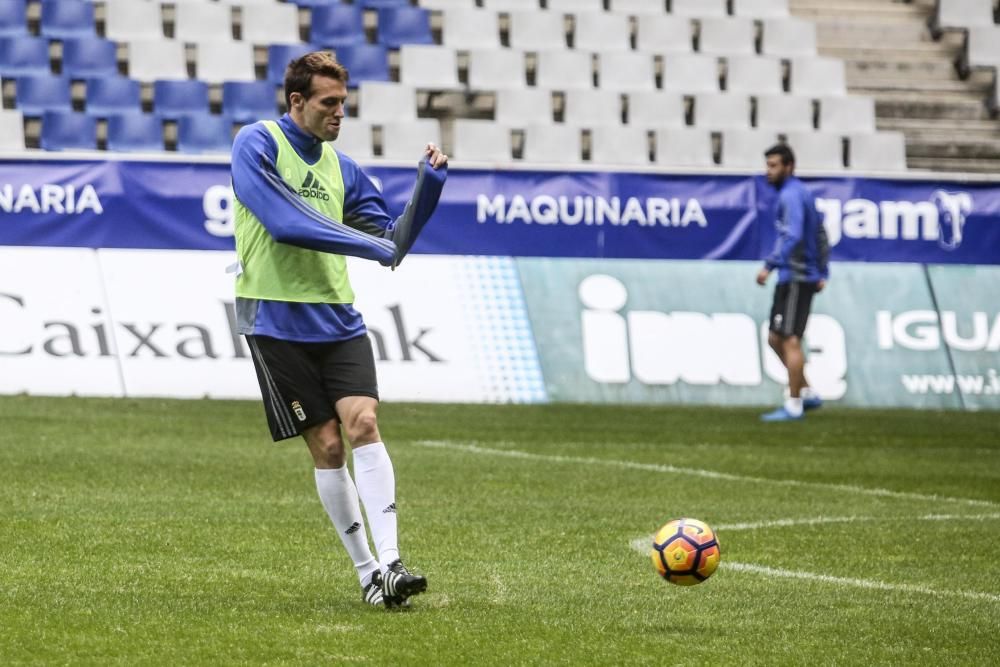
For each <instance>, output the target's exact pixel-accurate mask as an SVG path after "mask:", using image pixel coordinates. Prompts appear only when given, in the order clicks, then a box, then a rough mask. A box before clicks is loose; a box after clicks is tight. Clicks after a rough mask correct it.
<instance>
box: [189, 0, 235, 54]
mask: <svg viewBox="0 0 1000 667" xmlns="http://www.w3.org/2000/svg"><path fill="white" fill-rule="evenodd" d="M232 11H233V10H232V8H231V7H230V6H229V5H222V4H215V3H211V4H210V3H207V2H204V3H195V2H189V3H185V4H180V5H177V7H176V8H175V9H174V39H176V40H177V41H179V42H187V43H191V44H193V43H198V42H200V43H208V42H231V41H233V18H232ZM246 13H247V14H251V13H252V12H250V11H248V12H246Z"/></svg>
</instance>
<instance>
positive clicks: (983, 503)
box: [413, 440, 1000, 507]
mask: <svg viewBox="0 0 1000 667" xmlns="http://www.w3.org/2000/svg"><path fill="white" fill-rule="evenodd" d="M413 444H414V445H417V446H418V447H432V448H436V449H449V450H452V451H459V452H465V453H467V454H479V455H482V456H499V457H503V458H511V459H523V460H527V461H545V462H548V463H575V464H581V465H597V466H607V467H612V468H625V469H628V470H643V471H646V472H663V473H669V474H673V475H689V476H692V477H705V478H708V479H720V480H726V481H731V482H749V483H754V484H771V485H774V486H793V487H801V488H808V489H823V490H826V491H837V492H839V493H856V494H859V495H866V496H879V497H882V498H900V499H904V500H921V501H931V502H950V503H960V504H962V505H968V506H971V507H1000V504H998V503H994V502H991V501H989V500H977V499H973V498H953V497H950V496H938V495H934V494H927V493H912V492H908V491H892V490H890V489H880V488H872V487H866V486H855V485H853V484H832V483H829V482H806V481H802V480H798V479H769V478H767V477H751V476H749V475H735V474H733V473H727V472H718V471H715V470H705V469H702V468H682V467H678V466H672V465H667V464H662V463H641V462H639V461H623V460H619V459H599V458H594V457H586V456H561V455H558V454H535V453H534V452H525V451H521V450H517V449H494V448H491V447H480V446H479V445H464V444H460V443H456V442H451V441H448V440H417V441H415V442H414V443H413Z"/></svg>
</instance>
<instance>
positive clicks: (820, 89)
mask: <svg viewBox="0 0 1000 667" xmlns="http://www.w3.org/2000/svg"><path fill="white" fill-rule="evenodd" d="M791 67H792V73H791V77H790V80H789V88H790V92H791V93H792V94H793V95H813V96H816V97H819V96H822V95H827V96H832V95H846V94H847V75H846V73H845V71H844V61H843V60H840V59H839V58H823V57H820V56H816V57H813V58H796V59H794V60H793V61H792V65H791Z"/></svg>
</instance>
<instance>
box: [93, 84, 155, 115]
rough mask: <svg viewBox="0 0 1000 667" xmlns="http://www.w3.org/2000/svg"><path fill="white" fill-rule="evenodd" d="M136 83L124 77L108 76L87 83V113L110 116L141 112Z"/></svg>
mask: <svg viewBox="0 0 1000 667" xmlns="http://www.w3.org/2000/svg"><path fill="white" fill-rule="evenodd" d="M140 88H141V87H140V85H139V82H138V81H135V80H133V79H129V78H128V77H124V76H109V77H100V78H96V79H89V80H88V81H87V113H88V114H90V115H91V116H98V117H104V116H111V115H115V114H122V113H127V112H138V111H141V110H142V102H141V101H140V100H141V90H140Z"/></svg>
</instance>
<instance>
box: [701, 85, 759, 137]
mask: <svg viewBox="0 0 1000 667" xmlns="http://www.w3.org/2000/svg"><path fill="white" fill-rule="evenodd" d="M694 124H695V126H696V127H701V128H705V129H708V130H748V129H750V98H749V97H748V96H747V95H744V94H741V93H698V94H697V95H695V97H694Z"/></svg>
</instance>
